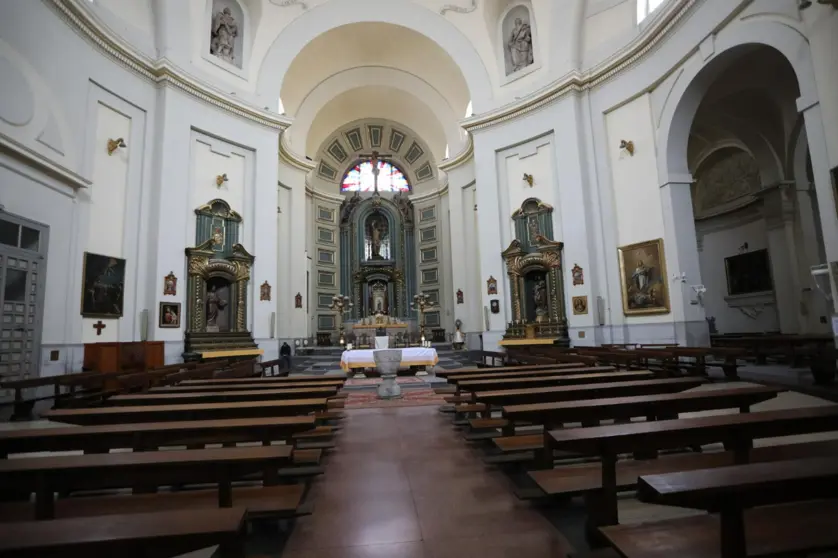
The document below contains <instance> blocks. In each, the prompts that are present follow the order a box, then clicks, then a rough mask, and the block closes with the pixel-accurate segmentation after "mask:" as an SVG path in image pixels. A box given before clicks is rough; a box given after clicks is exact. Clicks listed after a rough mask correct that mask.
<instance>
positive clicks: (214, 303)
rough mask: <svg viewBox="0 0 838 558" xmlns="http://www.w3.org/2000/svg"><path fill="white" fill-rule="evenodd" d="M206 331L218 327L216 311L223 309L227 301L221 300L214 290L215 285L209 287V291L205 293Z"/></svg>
mask: <svg viewBox="0 0 838 558" xmlns="http://www.w3.org/2000/svg"><path fill="white" fill-rule="evenodd" d="M206 304H207V331H209V330H210V329H215V330H216V331H217V329H218V311H219V310H224V307H225V306H227V301H226V300H222V299H221V297H220V296H218V293H217V292H216V291H215V285H212V286H211V287H210V290H209V292H208V293H207V300H206Z"/></svg>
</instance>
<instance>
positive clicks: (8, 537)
mask: <svg viewBox="0 0 838 558" xmlns="http://www.w3.org/2000/svg"><path fill="white" fill-rule="evenodd" d="M244 516H245V510H244V509H243V508H240V507H239V508H224V509H200V510H193V511H191V512H190V513H189V514H188V515H187V514H184V513H183V512H181V511H164V512H157V513H143V514H131V515H110V516H107V517H87V518H84V519H58V520H54V521H49V522H43V521H38V522H16V523H7V524H0V557H2V558H68V557H74V556H78V557H81V556H90V557H95V556H119V557H120V558H147V557H148V556H160V555H163V556H171V555H172V553H178V554H180V553H183V552H190V551H193V550H198V549H201V548H206V547H208V546H213V545H219V547H220V549H219V552H220V557H221V558H244V527H245V523H244Z"/></svg>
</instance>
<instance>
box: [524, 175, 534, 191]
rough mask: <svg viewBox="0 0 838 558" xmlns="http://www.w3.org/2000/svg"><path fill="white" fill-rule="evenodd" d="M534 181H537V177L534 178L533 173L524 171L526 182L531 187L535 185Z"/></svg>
mask: <svg viewBox="0 0 838 558" xmlns="http://www.w3.org/2000/svg"><path fill="white" fill-rule="evenodd" d="M534 181H535V179H534V178H533V176H532V175H531V174H527V173H524V182H526V183H527V184H529V186H530V188H532V185H533V182H534Z"/></svg>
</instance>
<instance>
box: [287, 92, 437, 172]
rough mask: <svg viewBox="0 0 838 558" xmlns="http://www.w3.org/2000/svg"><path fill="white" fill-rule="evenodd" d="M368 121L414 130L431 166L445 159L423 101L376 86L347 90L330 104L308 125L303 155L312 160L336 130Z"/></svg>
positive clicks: (434, 118)
mask: <svg viewBox="0 0 838 558" xmlns="http://www.w3.org/2000/svg"><path fill="white" fill-rule="evenodd" d="M367 118H382V119H385V120H390V121H393V122H399V123H401V124H403V125H404V126H407V127H409V128H411V129H412V130H414V131H415V132H416V133H417V134H418V135H419V137H421V138H422V140H423V141H424V142H425V143H427V145H428V147H429V149H430V151H431V155H432V156H433V158H434V160H435V162H434V164H437V162H438V161H441V160H442V159H443V158H444V157H445V144H446V137H445V130H444V129H443V127H442V124H441V123H440V122H439V120H438V119H437V118H436V116H435V115H434V113H433V111H431V109H430V108H429V107H428V106H427V105H426V104H425V103H423V102H422V100H420V99H419V98H417V97H415V96H413V95H410V94H408V93H405V92H404V91H401V90H398V89H394V88H390V87H376V86H366V87H359V88H356V89H350V90H349V91H346V92H345V93H341V94H340V95H338V96H337V97H335V98H334V99H332V100H331V101H329V102H328V103H327V104H326V105H325V106H324V107H323V108H322V109H321V110H320V111H319V112H318V113H317V116H316V117H315V118H314V121H313V122H312V123H311V127H310V128H309V132H308V136H307V138H308V139H307V142H306V154H307V155H308V156H309V157H312V158H314V157H315V156H316V153H317V152H318V150H319V149H320V148H321V146H322V144H323V142H324V141H325V140H326V138H327V137H329V136H330V135H332V133H333V132H334V131H335V130H337V129H339V128H341V127H342V126H343V125H344V124H348V123H349V122H353V121H356V120H361V119H367ZM294 125H295V126H296V125H297V124H296V123H295V124H294Z"/></svg>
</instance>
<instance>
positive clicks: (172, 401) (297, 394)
mask: <svg viewBox="0 0 838 558" xmlns="http://www.w3.org/2000/svg"><path fill="white" fill-rule="evenodd" d="M337 392H338V388H337V387H335V386H327V387H310V388H289V389H256V390H231V391H204V392H183V393H146V394H141V395H117V396H114V397H111V398H110V399H108V400H107V404H108V405H184V404H190V403H235V402H242V401H271V400H277V399H303V398H307V397H326V398H331V397H334V396H336V395H337Z"/></svg>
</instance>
